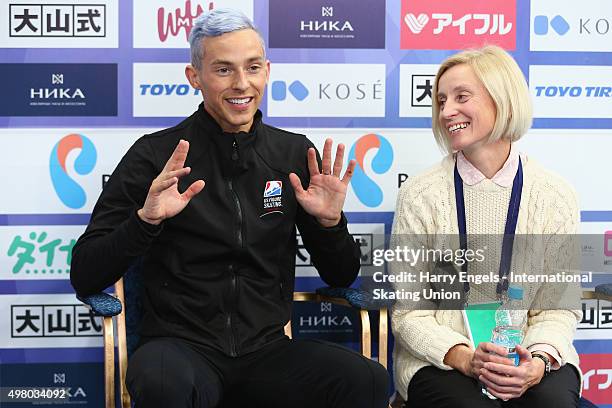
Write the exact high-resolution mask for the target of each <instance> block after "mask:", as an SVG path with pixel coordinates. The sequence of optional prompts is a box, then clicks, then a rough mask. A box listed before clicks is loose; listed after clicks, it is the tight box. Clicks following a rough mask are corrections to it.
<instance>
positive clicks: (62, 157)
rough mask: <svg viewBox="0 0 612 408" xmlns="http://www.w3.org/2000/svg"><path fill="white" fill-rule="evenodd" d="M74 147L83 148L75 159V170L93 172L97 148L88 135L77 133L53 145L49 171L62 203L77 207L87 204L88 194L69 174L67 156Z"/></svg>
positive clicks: (85, 172) (84, 172) (86, 172)
mask: <svg viewBox="0 0 612 408" xmlns="http://www.w3.org/2000/svg"><path fill="white" fill-rule="evenodd" d="M74 149H81V152H80V153H79V155H78V156H77V158H76V160H75V161H74V170H75V171H76V172H77V174H80V175H86V174H89V173H91V171H92V170H93V168H94V167H95V165H96V159H97V153H96V148H95V146H94V145H93V143H92V142H91V141H90V140H89V139H88V138H87V137H85V136H83V135H77V134H75V133H73V134H70V135H67V136H64V137H63V138H62V139H61V140H60V141H59V142H57V144H56V145H55V146H54V147H53V150H52V151H51V157H50V158H49V173H50V175H51V181H52V182H53V188H55V192H56V193H57V196H58V197H59V198H60V200H62V203H64V204H65V205H66V206H67V207H69V208H73V209H77V208H82V207H83V206H84V205H85V202H86V201H87V195H86V194H85V190H83V187H81V186H80V185H79V184H78V183H77V182H76V181H74V180H73V179H72V178H71V177H70V176H69V175H68V170H67V168H66V158H67V157H68V154H69V153H70V152H71V151H72V150H74Z"/></svg>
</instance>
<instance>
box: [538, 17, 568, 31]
mask: <svg viewBox="0 0 612 408" xmlns="http://www.w3.org/2000/svg"><path fill="white" fill-rule="evenodd" d="M548 26H549V21H548V16H541V15H540V16H535V18H534V19H533V32H534V33H535V34H536V35H546V34H548ZM550 27H552V29H553V30H555V32H556V33H557V34H559V35H565V34H566V33H567V32H568V31H569V29H570V26H569V23H568V22H567V20H565V19H564V18H563V17H561V16H558V15H557V16H555V17H553V18H552V19H551V20H550Z"/></svg>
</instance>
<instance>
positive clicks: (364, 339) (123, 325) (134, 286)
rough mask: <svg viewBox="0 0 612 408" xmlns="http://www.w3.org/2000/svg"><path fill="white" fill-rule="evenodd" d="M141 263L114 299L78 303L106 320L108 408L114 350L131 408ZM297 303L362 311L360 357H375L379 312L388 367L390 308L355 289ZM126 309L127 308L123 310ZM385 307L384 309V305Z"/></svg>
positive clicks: (301, 296)
mask: <svg viewBox="0 0 612 408" xmlns="http://www.w3.org/2000/svg"><path fill="white" fill-rule="evenodd" d="M140 268H141V263H140V260H138V261H136V262H135V263H134V264H133V265H132V266H131V267H130V268H129V269H128V271H127V272H126V273H125V275H124V276H123V278H122V279H120V280H119V281H117V283H115V296H113V295H110V294H107V293H98V294H95V295H92V296H88V297H86V298H80V297H78V299H79V300H80V301H81V302H83V303H85V304H86V305H87V306H89V307H90V308H91V309H92V310H93V311H94V313H95V314H96V315H97V316H102V317H103V318H104V319H103V320H104V324H103V333H104V390H105V408H114V407H115V347H117V353H118V369H119V373H118V379H119V395H120V400H121V402H120V404H121V405H120V406H121V408H130V407H131V406H132V405H131V399H130V396H129V394H128V392H127V388H126V386H125V375H126V372H127V363H128V358H129V356H130V355H131V354H132V353H133V352H134V351H135V349H136V347H137V346H138V342H139V335H138V325H139V322H140V316H141V315H142V305H141V302H140V292H141V287H142V286H141V281H140V279H139V271H140ZM293 299H294V301H308V302H329V303H334V304H338V305H342V306H347V307H353V308H356V309H358V310H359V315H360V319H361V353H362V354H363V355H364V356H365V357H367V358H371V356H372V339H371V336H372V335H371V330H370V318H369V313H368V310H372V309H375V308H376V310H380V316H379V351H378V355H379V360H378V361H379V362H380V363H381V364H382V365H383V366H384V367H385V368H386V367H387V337H388V323H387V321H388V312H387V308H386V306H385V307H382V308H380V309H378V308H377V307H378V306H380V305H378V304H375V303H373V302H371V298H370V296H369V294H368V293H366V292H364V291H360V290H358V289H352V288H320V289H318V290H317V292H316V293H310V292H295V293H294V295H293ZM124 306H125V307H124ZM383 306H384V305H383ZM113 317H115V318H116V323H117V344H115V336H114V330H113ZM285 334H286V335H287V336H288V337H290V338H291V335H292V333H291V322H289V323H288V324H287V325H286V326H285Z"/></svg>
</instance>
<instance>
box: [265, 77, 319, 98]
mask: <svg viewBox="0 0 612 408" xmlns="http://www.w3.org/2000/svg"><path fill="white" fill-rule="evenodd" d="M287 90H289V93H291V95H293V97H294V98H295V99H297V100H298V101H300V102H301V101H303V100H304V99H306V97H308V94H309V93H310V92H308V88H306V86H304V84H303V83H301V82H300V81H293V82H292V83H291V84H290V85H289V87H288V88H287V83H286V82H285V81H274V82H272V99H274V100H275V101H284V100H285V99H287Z"/></svg>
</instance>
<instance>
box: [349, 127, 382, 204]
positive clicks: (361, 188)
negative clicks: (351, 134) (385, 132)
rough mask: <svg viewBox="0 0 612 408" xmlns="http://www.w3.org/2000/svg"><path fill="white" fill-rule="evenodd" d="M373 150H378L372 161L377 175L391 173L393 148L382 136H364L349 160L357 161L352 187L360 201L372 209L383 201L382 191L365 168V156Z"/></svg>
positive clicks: (355, 145)
mask: <svg viewBox="0 0 612 408" xmlns="http://www.w3.org/2000/svg"><path fill="white" fill-rule="evenodd" d="M372 149H378V151H377V152H376V155H375V156H374V157H373V159H372V171H373V172H374V173H376V174H384V173H386V172H387V171H389V169H390V168H391V164H392V163H393V148H392V147H391V144H390V143H389V141H388V140H387V139H385V138H384V137H382V136H381V135H377V134H373V133H370V134H368V135H365V136H362V137H361V138H359V139H358V140H357V141H356V142H355V144H354V145H353V146H352V147H351V150H350V152H349V160H356V161H357V166H355V173H354V174H353V178H352V179H351V186H352V187H353V191H354V192H355V195H356V196H357V198H358V199H359V201H361V202H362V203H363V204H364V205H365V206H367V207H371V208H373V207H378V206H379V205H380V204H382V201H383V191H382V189H381V188H380V187H379V186H378V184H376V182H375V181H374V180H372V178H370V177H369V176H368V174H367V173H368V172H369V171H367V170H366V166H365V156H366V154H367V153H368V152H369V151H370V150H372Z"/></svg>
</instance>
